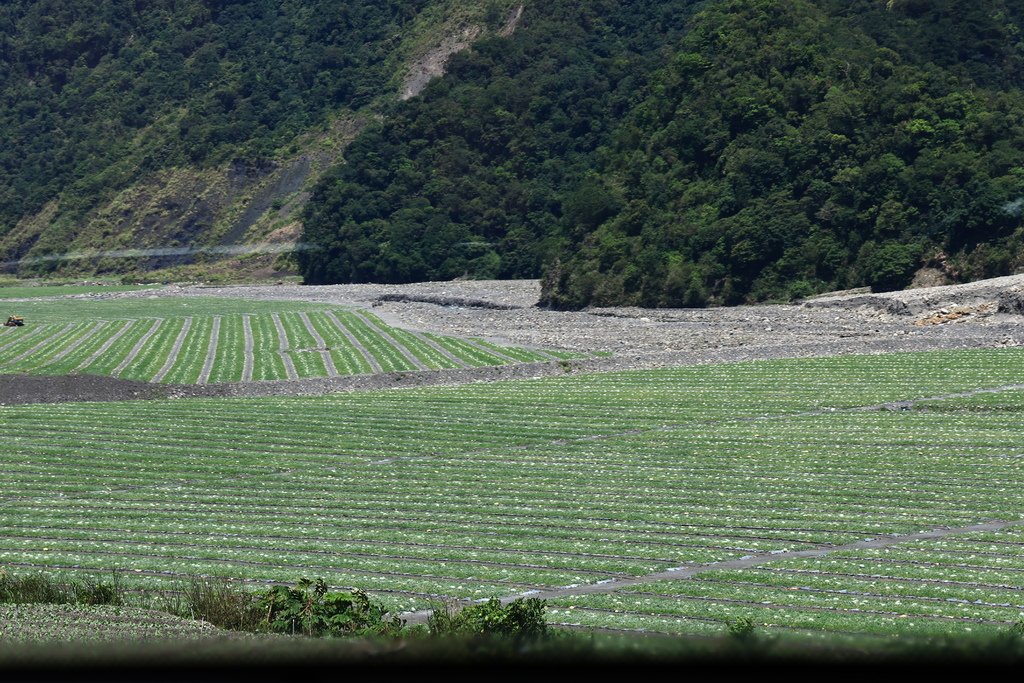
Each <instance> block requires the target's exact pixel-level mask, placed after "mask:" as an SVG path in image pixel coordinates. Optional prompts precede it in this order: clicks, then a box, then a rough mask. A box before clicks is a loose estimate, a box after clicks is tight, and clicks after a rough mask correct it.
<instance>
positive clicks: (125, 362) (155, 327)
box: [111, 318, 164, 377]
mask: <svg viewBox="0 0 1024 683" xmlns="http://www.w3.org/2000/svg"><path fill="white" fill-rule="evenodd" d="M163 324H164V319H163V318H157V319H156V320H154V321H153V326H152V327H150V328H149V329H148V330H147V331H146V334H144V335H142V338H141V339H139V341H137V342H135V346H133V347H132V350H131V351H129V352H128V355H127V356H126V357H125V359H124V360H123V361H121V364H120V365H118V366H117V367H116V368H114V372H112V373H111V374H112V375H113V376H114V377H120V376H121V373H122V372H124V369H125V368H126V367H128V365H129V364H130V363H131V362H132V361H133V360H135V357H136V356H138V355H139V352H140V351H142V348H143V347H144V346H145V345H146V343H147V342H149V340H150V339H152V337H153V335H154V334H156V333H157V330H159V329H160V326H161V325H163Z"/></svg>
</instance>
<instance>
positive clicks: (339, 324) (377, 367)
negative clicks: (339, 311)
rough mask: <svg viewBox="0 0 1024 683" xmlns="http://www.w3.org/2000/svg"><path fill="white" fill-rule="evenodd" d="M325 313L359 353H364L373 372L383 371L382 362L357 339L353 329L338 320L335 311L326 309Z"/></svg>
mask: <svg viewBox="0 0 1024 683" xmlns="http://www.w3.org/2000/svg"><path fill="white" fill-rule="evenodd" d="M324 314H325V315H326V316H327V317H328V318H330V320H331V322H332V323H334V326H335V327H337V328H338V331H339V332H341V333H342V334H343V335H345V339H347V340H348V342H349V343H350V344H351V345H352V346H354V347H355V348H356V350H357V351H359V353H361V354H363V357H364V358H365V359H366V362H367V363H369V364H370V367H371V368H372V369H373V373H374V374H380V373H382V372H383V369H382V368H381V367H380V363H378V362H377V359H376V358H374V357H373V354H372V353H370V351H369V350H368V349H367V348H366V347H365V346H363V345H362V344H361V343H360V342H359V340H358V339H356V336H355V335H354V334H352V331H351V330H350V329H348V328H347V327H345V323H343V322H341V321H340V320H338V316H336V315H334V312H333V311H325V312H324Z"/></svg>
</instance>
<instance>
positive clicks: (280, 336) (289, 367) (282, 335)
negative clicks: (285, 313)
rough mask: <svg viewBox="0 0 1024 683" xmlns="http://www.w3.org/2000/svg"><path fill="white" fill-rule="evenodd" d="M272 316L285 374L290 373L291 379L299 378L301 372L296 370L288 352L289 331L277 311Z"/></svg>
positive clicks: (278, 351)
mask: <svg viewBox="0 0 1024 683" xmlns="http://www.w3.org/2000/svg"><path fill="white" fill-rule="evenodd" d="M270 318H271V320H273V321H274V327H276V328H277V341H278V343H279V346H278V349H277V353H278V355H280V356H281V360H282V361H284V371H285V374H287V375H288V379H290V380H294V379H298V378H299V373H298V372H296V371H295V363H293V362H292V357H291V356H290V355H289V354H288V333H287V332H285V330H284V324H283V323H282V322H281V318H280V316H278V314H277V313H271V314H270Z"/></svg>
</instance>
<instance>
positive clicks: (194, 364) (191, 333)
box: [160, 316, 213, 384]
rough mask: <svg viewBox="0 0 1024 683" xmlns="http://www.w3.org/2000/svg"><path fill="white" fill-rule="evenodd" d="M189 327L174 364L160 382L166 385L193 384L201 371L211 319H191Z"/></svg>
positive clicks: (210, 329)
mask: <svg viewBox="0 0 1024 683" xmlns="http://www.w3.org/2000/svg"><path fill="white" fill-rule="evenodd" d="M191 321H192V323H191V325H190V326H189V328H188V332H187V334H186V335H185V338H184V340H183V341H182V344H181V349H180V350H179V352H178V354H177V356H175V358H174V363H173V364H172V365H171V367H170V369H169V370H168V372H167V373H166V374H165V375H164V376H163V378H162V379H161V380H160V381H162V382H166V383H168V384H195V383H196V381H197V380H198V379H199V373H200V372H202V370H203V362H204V360H205V359H206V353H207V349H208V348H209V346H210V332H211V331H212V329H213V318H212V317H206V316H203V317H194V318H191Z"/></svg>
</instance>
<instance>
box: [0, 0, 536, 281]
mask: <svg viewBox="0 0 1024 683" xmlns="http://www.w3.org/2000/svg"><path fill="white" fill-rule="evenodd" d="M515 7H516V3H513V2H506V1H502V0H470V1H465V0H386V1H378V0H345V1H343V2H339V1H338V0H302V1H301V2H299V1H298V0H283V1H277V0H275V1H271V0H134V1H131V2H121V1H118V0H90V1H89V2H77V1H72V0H10V1H6V2H4V3H0V63H2V65H3V68H2V69H0V143H2V144H0V263H5V264H6V266H7V268H6V270H11V269H12V267H13V268H17V269H18V270H19V272H20V273H21V274H33V273H44V272H53V271H56V272H78V271H83V272H89V271H93V272H103V271H106V270H111V271H118V270H120V271H126V270H133V269H146V268H149V267H152V266H154V265H159V264H161V263H166V261H167V259H166V258H154V257H153V254H156V255H158V256H159V255H160V253H161V252H174V251H175V250H177V251H189V250H195V249H199V250H200V251H202V250H206V251H207V252H208V253H214V254H216V253H217V251H218V249H220V250H221V251H229V250H230V248H231V247H233V246H238V245H239V244H244V243H250V242H253V241H257V242H259V241H264V242H265V241H266V240H267V239H268V238H269V239H271V240H273V239H274V234H275V230H276V231H277V233H278V237H280V239H282V240H284V241H289V240H290V241H292V242H294V241H295V238H296V237H297V235H298V232H299V228H298V224H297V223H296V222H295V220H294V219H295V218H296V217H297V211H298V209H300V208H301V205H302V204H303V203H304V200H305V196H304V195H303V191H304V190H306V189H307V188H308V186H309V184H310V183H311V181H312V180H313V179H315V178H316V177H318V175H319V173H320V172H322V171H323V170H324V169H325V168H327V167H328V166H329V165H331V164H333V163H336V162H337V161H338V160H339V158H340V154H341V150H342V149H343V147H344V145H345V144H346V143H347V142H348V140H350V139H351V137H352V136H353V135H355V134H356V132H358V130H359V129H360V128H361V127H362V125H363V124H364V123H365V121H366V120H368V118H370V116H371V110H372V106H371V105H373V103H374V102H375V101H376V100H377V99H379V98H385V99H386V98H388V97H390V98H397V95H398V92H399V90H400V88H401V86H402V80H403V78H404V77H405V76H406V74H407V73H408V71H409V69H410V65H411V63H412V62H413V60H415V59H416V58H417V57H422V56H423V55H424V54H425V53H427V52H429V50H430V49H432V48H434V47H436V46H438V45H440V44H441V43H442V42H443V41H444V40H446V39H447V38H448V37H449V35H450V34H458V33H459V32H461V31H464V30H468V29H472V30H473V32H474V35H475V34H476V33H480V34H486V33H487V32H489V31H495V30H499V29H500V28H501V27H502V26H503V25H504V21H505V19H506V17H507V16H508V14H509V13H510V12H511V11H512V10H513V9H514V8H515ZM133 250H134V251H133ZM75 251H78V252H86V253H94V252H104V253H106V254H107V257H90V258H88V259H81V258H80V259H71V260H67V259H66V258H65V257H67V256H68V252H75ZM136 251H137V252H138V253H140V254H146V255H141V256H138V257H134V258H126V254H128V255H130V254H132V253H135V252H136ZM118 252H120V253H118ZM12 261H20V262H19V263H17V264H12V263H11V262H12Z"/></svg>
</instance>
